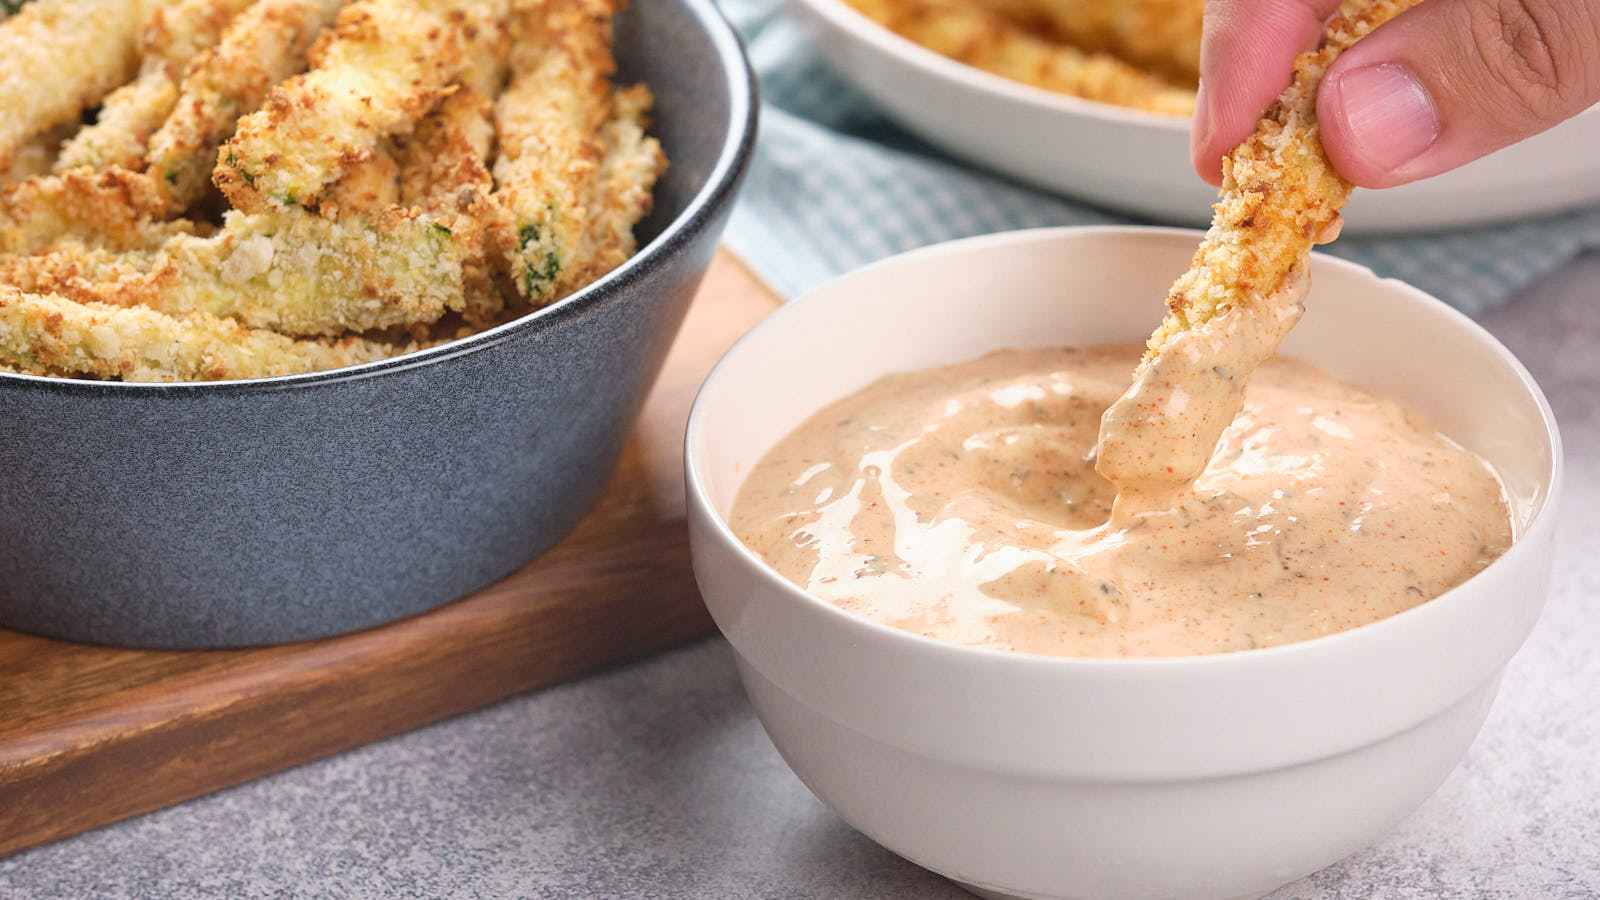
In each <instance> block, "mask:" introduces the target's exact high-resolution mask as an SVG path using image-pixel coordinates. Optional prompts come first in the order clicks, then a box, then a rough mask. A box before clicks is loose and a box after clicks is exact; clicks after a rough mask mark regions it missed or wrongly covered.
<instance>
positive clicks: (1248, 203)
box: [1145, 0, 1417, 359]
mask: <svg viewBox="0 0 1600 900" xmlns="http://www.w3.org/2000/svg"><path fill="white" fill-rule="evenodd" d="M1416 3H1417V0H1375V2H1372V3H1371V4H1370V5H1368V6H1366V7H1365V8H1364V9H1362V10H1361V11H1360V12H1358V13H1355V14H1353V15H1351V16H1348V17H1345V16H1341V17H1339V18H1336V19H1334V20H1333V22H1331V23H1330V24H1329V25H1328V28H1327V32H1326V41H1325V42H1324V43H1323V45H1322V47H1321V48H1320V49H1318V50H1315V51H1309V52H1306V53H1302V54H1300V56H1299V57H1298V58H1296V59H1295V62H1294V80H1293V82H1291V83H1290V85H1289V87H1288V88H1286V89H1285V90H1284V92H1283V93H1282V94H1281V95H1280V96H1279V97H1278V99H1277V101H1275V102H1274V103H1273V104H1272V106H1271V107H1270V108H1269V109H1268V110H1267V112H1266V114H1265V115H1264V116H1263V117H1262V119H1261V122H1260V124H1258V125H1257V126H1256V131H1255V133H1254V134H1252V135H1251V136H1250V137H1249V138H1247V139H1246V140H1245V142H1244V143H1242V144H1240V145H1239V146H1238V147H1237V148H1235V149H1234V150H1233V151H1232V152H1231V153H1229V154H1228V155H1227V156H1226V157H1224V158H1223V161H1222V190H1221V194H1220V199H1218V200H1217V203H1216V205H1215V206H1214V207H1212V209H1213V210H1214V213H1213V216H1212V220H1211V229H1210V230H1209V231H1208V232H1206V236H1205V239H1204V240H1203V241H1202V242H1201V244H1200V249H1199V250H1197V251H1195V255H1194V261H1193V262H1192V263H1191V264H1190V267H1189V271H1187V272H1185V273H1184V274H1183V275H1182V276H1181V277H1179V278H1178V280H1177V281H1176V282H1175V283H1174V284H1173V285H1172V290H1171V292H1170V293H1169V294H1168V296H1167V307H1168V310H1169V312H1168V314H1167V317H1166V320H1165V321H1164V322H1162V324H1161V327H1160V328H1158V329H1157V330H1156V332H1155V333H1154V334H1153V335H1151V337H1150V342H1149V351H1148V352H1147V353H1146V354H1145V358H1146V359H1149V358H1150V357H1152V356H1154V355H1155V354H1157V353H1160V352H1161V348H1162V346H1163V345H1165V344H1166V342H1167V340H1168V339H1170V338H1171V337H1172V336H1173V335H1174V334H1177V333H1178V332H1181V331H1185V330H1189V329H1192V328H1195V327H1197V326H1198V325H1199V324H1201V323H1203V322H1206V321H1208V320H1209V319H1211V318H1213V317H1215V316H1218V315H1221V314H1222V313H1225V312H1227V311H1228V310H1230V309H1234V308H1236V307H1241V306H1245V305H1247V304H1248V303H1250V302H1251V300H1252V298H1258V297H1265V296H1268V295H1270V294H1272V293H1274V292H1275V291H1277V290H1278V289H1279V287H1280V286H1281V285H1282V284H1283V283H1284V282H1285V280H1286V279H1288V278H1289V276H1290V273H1291V272H1292V271H1294V270H1295V269H1296V268H1297V267H1300V266H1303V265H1304V264H1305V262H1306V260H1307V259H1308V258H1309V255H1310V253H1311V247H1312V245H1314V244H1317V243H1325V242H1327V241H1330V240H1332V239H1333V238H1334V237H1335V236H1337V235H1338V229H1339V224H1340V220H1339V210H1340V209H1341V208H1342V207H1343V206H1344V205H1345V203H1346V201H1348V200H1349V199H1350V189H1351V187H1352V185H1351V184H1350V182H1348V181H1346V180H1345V179H1344V176H1342V175H1340V174H1339V173H1338V172H1337V171H1336V170H1335V169H1334V168H1333V164H1332V163H1330V162H1329V161H1328V156H1327V154H1326V153H1325V152H1323V149H1322V139H1321V136H1320V132H1319V131H1318V130H1317V117H1316V113H1317V88H1318V87H1319V86H1320V85H1321V84H1322V75H1323V73H1324V72H1326V71H1327V69H1328V66H1329V65H1331V64H1332V63H1333V61H1334V60H1335V59H1336V58H1338V56H1339V54H1340V53H1342V52H1344V50H1345V49H1346V48H1348V47H1349V46H1350V45H1351V44H1354V43H1355V42H1356V41H1358V40H1360V39H1361V38H1362V37H1363V36H1364V35H1366V34H1367V33H1368V32H1369V31H1371V30H1372V29H1374V28H1377V27H1378V26H1379V25H1381V24H1383V23H1384V22H1387V21H1388V20H1389V19H1392V18H1394V17H1395V16H1397V15H1399V14H1400V13H1401V12H1403V11H1404V10H1406V9H1408V8H1409V7H1411V6H1414V5H1415V4H1416Z"/></svg>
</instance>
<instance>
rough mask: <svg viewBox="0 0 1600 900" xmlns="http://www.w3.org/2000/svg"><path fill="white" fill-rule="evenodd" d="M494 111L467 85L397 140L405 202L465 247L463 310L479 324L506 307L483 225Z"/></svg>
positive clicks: (491, 180) (490, 184)
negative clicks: (436, 221)
mask: <svg viewBox="0 0 1600 900" xmlns="http://www.w3.org/2000/svg"><path fill="white" fill-rule="evenodd" d="M493 111H494V105H493V104H492V103H491V102H490V101H489V98H488V97H485V96H484V95H483V94H481V93H479V92H478V91H476V90H474V89H473V88H471V87H463V88H462V89H461V90H460V91H457V92H456V93H454V94H451V95H450V96H449V97H446V98H445V99H444V101H443V102H441V103H440V104H439V105H438V106H437V107H435V108H434V110H433V112H431V113H429V114H428V115H427V116H425V117H423V119H422V121H421V122H420V123H418V125H417V130H416V132H415V133H414V134H411V135H410V136H408V137H403V138H397V139H396V148H397V149H396V155H397V158H398V159H399V161H400V203H401V205H402V206H404V207H406V208H408V209H409V208H414V209H420V210H422V211H423V212H425V213H428V214H431V215H433V216H436V217H438V219H439V221H441V222H443V223H445V224H446V226H447V227H449V228H450V230H451V232H452V237H453V238H454V239H455V240H456V242H457V245H458V246H460V247H461V248H462V249H463V252H464V254H465V256H464V258H463V261H462V275H463V281H464V286H465V288H466V303H465V306H464V307H463V309H462V314H463V316H464V318H465V319H466V320H467V322H468V323H470V324H472V325H475V326H483V325H487V324H490V323H492V322H493V321H494V320H495V317H496V316H497V315H499V313H500V312H501V310H503V309H504V308H505V299H504V296H503V295H502V292H501V290H500V288H499V287H498V286H497V285H496V283H495V279H494V277H493V273H492V270H491V267H490V265H489V258H488V247H487V245H486V242H485V238H484V227H483V220H484V217H485V216H487V215H488V214H489V213H490V210H491V206H490V199H489V198H490V194H491V192H492V191H493V190H494V178H493V177H492V176H491V175H490V174H489V169H488V163H489V154H490V150H491V148H492V147H493V146H494V121H493Z"/></svg>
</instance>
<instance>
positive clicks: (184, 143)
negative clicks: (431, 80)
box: [145, 0, 342, 215]
mask: <svg viewBox="0 0 1600 900" xmlns="http://www.w3.org/2000/svg"><path fill="white" fill-rule="evenodd" d="M341 5H342V0H257V2H256V3H255V4H254V5H252V6H251V7H249V8H248V9H246V10H245V11H244V12H242V13H240V14H239V16H238V17H237V18H236V19H235V20H234V21H233V22H232V23H231V24H230V25H229V26H228V27H227V30H226V31H225V32H224V33H223V37H222V42H221V43H219V44H218V45H217V46H216V47H213V48H211V49H209V50H205V51H202V52H201V53H199V54H198V55H197V56H195V58H194V59H193V60H191V61H190V63H189V66H188V68H187V69H186V70H185V71H184V75H183V82H182V84H181V86H180V96H179V99H178V104H177V106H176V107H175V108H174V109H173V112H172V116H171V118H169V119H168V120H167V121H166V123H165V124H163V125H162V126H161V129H160V130H159V131H157V132H156V133H155V134H154V135H153V136H152V137H151V138H150V152H149V154H148V156H147V157H146V159H145V171H146V173H148V175H149V177H150V179H151V181H152V182H153V184H154V187H155V190H156V191H157V192H158V194H159V196H160V197H161V198H162V204H161V208H160V210H157V211H152V215H176V214H178V213H180V212H182V211H184V210H186V209H188V208H189V207H190V206H191V205H193V204H194V203H195V201H197V200H198V199H199V198H200V197H201V196H202V195H203V194H204V193H205V191H206V189H207V187H208V186H209V184H210V177H211V169H212V166H213V165H214V164H215V162H216V158H217V154H216V146H217V144H218V143H220V142H221V141H224V140H226V139H227V138H228V137H229V136H230V135H232V134H233V133H234V127H235V125H236V123H237V122H238V119H239V117H240V116H242V115H245V114H246V113H250V112H253V111H254V110H256V109H257V108H258V107H259V106H260V105H261V103H262V101H263V100H265V99H266V96H267V92H268V91H270V90H271V89H272V86H273V85H274V84H277V83H278V82H280V81H282V80H283V79H285V78H288V77H289V76H291V75H293V74H295V73H297V72H300V71H303V70H304V69H305V67H306V52H307V49H308V48H309V47H310V46H311V42H312V40H313V39H315V37H316V36H317V34H319V33H320V32H321V31H322V30H323V29H324V28H325V27H327V25H328V23H330V22H331V21H333V16H334V14H335V13H336V12H338V10H339V7H340V6H341Z"/></svg>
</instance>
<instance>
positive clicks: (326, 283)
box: [0, 210, 465, 335]
mask: <svg viewBox="0 0 1600 900" xmlns="http://www.w3.org/2000/svg"><path fill="white" fill-rule="evenodd" d="M461 267H462V256H461V252H460V250H459V248H458V245H457V244H456V242H455V241H454V240H453V239H452V235H451V233H450V231H449V230H448V229H447V228H446V227H445V226H442V225H440V224H438V223H437V222H436V221H434V220H433V219H431V218H430V217H427V216H424V215H419V214H411V213H409V212H403V211H400V210H390V211H388V212H385V213H383V214H381V215H373V216H371V217H365V216H362V217H352V218H348V219H341V220H338V221H330V220H328V219H325V218H323V217H321V216H319V215H316V214H315V213H311V212H307V211H305V210H292V211H288V210H286V211H283V212H278V213H261V214H257V215H253V216H251V215H245V214H244V213H240V212H231V213H229V214H228V218H227V221H226V223H225V224H224V226H223V228H222V230H221V231H219V232H218V233H217V234H215V235H212V236H210V237H199V236H195V235H177V236H175V237H173V238H172V239H171V240H168V241H167V242H166V243H165V244H164V245H162V246H161V247H160V248H159V249H158V250H153V251H134V252H126V253H108V252H96V251H95V250H94V248H92V247H91V248H83V247H71V248H67V249H64V250H61V251H58V252H53V253H45V254H40V255H38V256H32V257H19V258H14V259H12V260H9V261H7V264H6V265H4V266H0V274H3V275H4V276H6V281H7V282H8V283H10V284H13V285H16V286H19V287H21V288H24V289H26V290H32V291H48V292H53V293H58V294H60V295H62V296H63V297H66V298H68V299H72V300H75V301H82V302H93V303H103V304H105V305H108V306H119V307H133V306H144V307H147V308H149V309H152V310H155V311H157V312H161V313H165V314H168V315H172V316H185V315H188V314H191V313H204V314H206V315H210V316H215V317H218V318H231V319H236V320H238V321H239V322H241V323H243V324H244V325H246V326H249V327H252V328H270V329H273V330H276V331H279V332H282V333H284V334H290V335H335V334H341V333H343V332H347V331H371V330H374V329H379V328H389V327H392V326H396V325H413V324H418V323H428V322H433V321H435V320H437V319H438V318H439V317H441V316H443V315H444V313H445V312H446V311H447V310H460V309H462V308H463V306H464V303H465V301H464V293H463V286H462V272H461Z"/></svg>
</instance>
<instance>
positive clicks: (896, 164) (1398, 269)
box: [721, 0, 1600, 313]
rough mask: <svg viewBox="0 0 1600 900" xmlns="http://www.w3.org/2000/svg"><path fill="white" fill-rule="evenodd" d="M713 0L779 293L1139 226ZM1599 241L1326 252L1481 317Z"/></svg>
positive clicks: (769, 17) (1352, 243)
mask: <svg viewBox="0 0 1600 900" xmlns="http://www.w3.org/2000/svg"><path fill="white" fill-rule="evenodd" d="M721 3H722V8H723V11H724V12H725V13H727V15H728V16H729V18H730V19H731V20H732V21H733V23H734V25H735V26H737V27H738V28H739V30H740V31H741V32H742V33H743V34H744V37H745V41H746V42H747V44H748V48H749V52H750V59H751V62H752V63H753V64H754V66H755V69H756V72H757V73H758V74H759V75H760V77H761V91H762V95H763V105H762V109H761V116H762V119H761V139H760V141H759V143H758V144H757V147H756V154H755V158H754V160H753V161H752V162H751V166H750V171H749V174H748V176H747V181H746V183H745V188H744V194H743V197H742V199H741V200H740V202H739V205H738V206H737V207H736V209H735V210H734V214H733V219H732V221H731V222H730V223H729V226H728V232H727V237H726V242H727V244H728V246H729V247H730V248H731V249H732V250H733V252H734V253H736V254H737V255H738V256H739V257H740V258H741V259H743V260H744V261H745V263H746V264H748V265H749V266H750V267H751V269H752V270H754V271H755V273H756V274H757V275H758V276H759V277H760V278H762V280H764V281H765V282H766V283H767V284H768V285H769V286H770V287H772V288H773V289H774V290H775V291H777V292H778V293H779V294H780V295H782V296H783V297H785V298H790V297H794V296H797V295H799V294H802V293H804V292H806V291H808V290H810V289H812V288H814V287H816V286H818V285H820V284H822V283H823V282H825V281H827V280H829V279H831V278H833V277H834V276H837V275H840V274H842V273H844V272H847V271H849V270H851V269H854V268H857V267H859V266H862V265H864V264H866V263H869V262H872V261H874V260H877V259H881V258H883V257H885V256H889V255H892V254H895V253H899V252H901V251H904V250H910V249H913V248H916V247H921V246H924V245H926V244H932V243H936V242H938V241H946V240H951V239H954V238H960V237H967V236H970V235H975V234H984V233H988V232H995V231H1007V230H1011V229H1016V228H1032V227H1038V226H1046V225H1103V224H1128V223H1137V222H1138V221H1139V220H1138V219H1134V218H1131V217H1127V216H1122V215H1119V214H1117V213H1112V212H1108V211H1105V210H1101V209H1097V208H1095V207H1090V206H1087V205H1083V204H1078V203H1074V202H1072V201H1069V200H1066V199H1063V198H1061V197H1058V196H1055V195H1052V194H1048V193H1043V192H1041V191H1038V190H1034V189H1032V188H1028V187H1024V186H1021V185H1019V184H1016V183H1013V182H1010V181H1006V180H1004V179H1002V178H999V177H996V176H993V175H989V174H986V173H983V172H978V171H975V170H973V169H970V168H967V167H965V166H963V165H962V164H961V163H959V162H956V161H955V160H952V159H951V158H949V157H947V156H945V155H944V154H942V153H941V152H940V151H938V150H937V149H935V148H933V147H931V146H929V145H927V144H925V143H923V142H922V141H921V140H919V139H918V138H916V137H913V136H912V135H910V134H909V133H907V132H905V131H902V130H900V129H899V128H898V127H896V126H895V125H894V124H893V123H892V122H890V121H889V120H888V119H887V118H886V117H885V116H884V114H883V113H882V112H881V111H880V110H879V109H878V108H877V107H876V106H875V105H874V103H873V102H872V101H871V100H870V99H868V98H867V97H865V96H863V95H862V94H861V93H859V92H857V91H856V90H855V89H853V88H852V87H851V86H850V85H848V84H847V83H845V82H844V81H843V80H842V79H841V78H840V77H839V76H837V75H835V74H834V73H833V72H832V71H830V70H829V69H828V67H827V65H826V64H825V63H824V62H823V61H822V59H821V57H819V56H818V55H817V54H816V53H814V52H813V51H812V49H811V48H810V47H809V46H807V45H806V43H805V41H804V40H803V39H802V37H801V35H800V33H799V31H800V29H799V28H798V27H797V26H796V25H795V23H794V22H793V21H792V20H791V19H789V17H788V16H787V15H786V14H785V13H784V12H783V11H782V9H781V2H780V0H721ZM1595 248H1600V207H1589V208H1585V209H1582V210H1578V211H1576V212H1570V213H1565V214H1561V215H1557V216H1551V217H1545V218H1540V219H1533V220H1528V221H1523V222H1517V223H1512V224H1506V225H1497V226H1492V227H1484V228H1474V229H1467V230H1461V231H1453V232H1438V233H1432V234H1421V235H1414V236H1407V237H1385V238H1374V239H1366V240H1352V239H1341V240H1339V241H1337V242H1335V243H1334V244H1331V245H1330V246H1329V247H1327V248H1325V249H1326V250H1327V251H1328V252H1330V253H1332V254H1334V255H1336V256H1342V257H1345V258H1346V259H1350V260H1354V261H1355V262H1358V263H1361V264H1362V265H1365V266H1368V267H1370V268H1371V269H1373V270H1374V271H1376V272H1377V273H1378V274H1379V275H1384V276H1391V277H1395V278H1399V279H1401V280H1404V281H1408V282H1410V283H1412V284H1414V285H1416V286H1417V287H1419V288H1422V289H1423V290H1425V291H1427V292H1428V293H1430V294H1433V295H1434V296H1436V297H1439V298H1441V299H1443V300H1446V301H1448V302H1449V303H1451V304H1453V305H1455V306H1457V307H1458V308H1460V309H1462V310H1465V311H1466V312H1469V313H1476V312H1480V311H1482V310H1484V309H1487V308H1489V307H1491V306H1494V305H1497V304H1499V303H1501V302H1503V301H1505V300H1506V299H1508V298H1510V297H1511V296H1512V295H1514V294H1515V293H1516V292H1517V291H1519V290H1521V289H1522V288H1524V287H1526V286H1527V285H1528V284H1530V283H1532V282H1533V281H1535V280H1537V279H1538V278H1539V277H1541V276H1543V275H1546V274H1548V273H1550V272H1552V271H1554V270H1555V269H1557V268H1559V267H1560V266H1561V265H1563V264H1564V263H1566V262H1567V261H1568V260H1570V259H1572V258H1573V257H1575V256H1577V255H1578V254H1580V253H1582V252H1584V251H1585V250H1588V249H1595Z"/></svg>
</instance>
